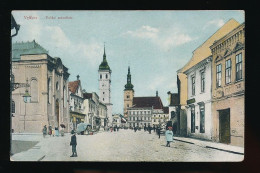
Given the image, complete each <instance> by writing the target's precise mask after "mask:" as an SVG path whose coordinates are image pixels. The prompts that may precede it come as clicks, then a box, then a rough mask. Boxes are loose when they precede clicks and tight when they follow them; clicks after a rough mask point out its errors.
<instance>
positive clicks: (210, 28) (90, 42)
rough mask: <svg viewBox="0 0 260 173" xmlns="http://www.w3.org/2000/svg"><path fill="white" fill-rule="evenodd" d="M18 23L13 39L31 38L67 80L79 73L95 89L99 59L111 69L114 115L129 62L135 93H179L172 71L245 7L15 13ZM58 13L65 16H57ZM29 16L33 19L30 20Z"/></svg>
mask: <svg viewBox="0 0 260 173" xmlns="http://www.w3.org/2000/svg"><path fill="white" fill-rule="evenodd" d="M12 14H13V16H14V18H15V20H16V22H17V23H18V24H20V25H21V27H20V31H19V33H18V35H17V36H16V37H13V40H12V41H13V42H16V41H17V42H21V41H24V42H25V41H32V40H35V41H36V42H37V43H39V44H40V45H41V46H43V47H44V48H45V49H46V50H48V51H49V55H50V56H52V57H60V58H61V59H62V61H63V64H64V65H65V66H66V67H68V68H69V73H70V74H71V75H70V78H69V80H70V81H73V80H76V76H77V75H80V79H81V82H82V87H83V89H85V90H86V91H87V92H96V93H98V94H99V91H98V67H99V64H100V63H101V61H102V59H103V50H104V42H105V44H106V55H107V61H108V63H109V66H110V68H111V69H112V82H111V84H112V86H111V99H112V103H113V113H123V90H124V85H125V84H126V75H127V67H128V66H129V65H130V68H131V74H132V83H133V85H134V90H135V96H155V93H156V90H158V92H159V96H160V97H161V99H162V101H163V104H164V105H165V106H167V104H168V101H167V92H168V91H171V92H177V79H176V75H177V74H176V71H177V70H178V69H180V68H181V67H183V66H184V65H185V64H186V63H187V62H188V61H189V59H190V58H191V57H192V52H193V51H194V50H195V49H196V48H197V47H199V45H201V44H202V43H203V42H204V41H206V40H207V39H208V38H209V37H210V36H211V35H212V34H214V33H215V32H216V31H217V30H218V29H219V28H220V27H221V26H222V25H223V24H224V23H225V22H227V21H228V20H230V19H231V18H234V19H235V20H237V21H238V22H239V23H243V22H244V12H243V11H13V12H12ZM58 17H65V18H64V19H58ZM32 18H33V19H32Z"/></svg>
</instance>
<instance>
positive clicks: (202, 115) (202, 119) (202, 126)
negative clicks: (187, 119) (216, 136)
mask: <svg viewBox="0 0 260 173" xmlns="http://www.w3.org/2000/svg"><path fill="white" fill-rule="evenodd" d="M199 109H200V111H199V112H200V133H205V108H204V105H201V106H200V108H199ZM191 133H195V106H194V105H193V106H192V107H191Z"/></svg>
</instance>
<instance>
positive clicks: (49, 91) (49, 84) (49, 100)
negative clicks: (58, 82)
mask: <svg viewBox="0 0 260 173" xmlns="http://www.w3.org/2000/svg"><path fill="white" fill-rule="evenodd" d="M48 103H51V78H49V79H48Z"/></svg>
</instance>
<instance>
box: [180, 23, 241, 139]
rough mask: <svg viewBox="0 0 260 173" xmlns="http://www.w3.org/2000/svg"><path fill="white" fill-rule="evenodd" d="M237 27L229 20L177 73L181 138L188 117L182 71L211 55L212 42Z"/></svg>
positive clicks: (186, 94) (184, 81) (195, 51)
mask: <svg viewBox="0 0 260 173" xmlns="http://www.w3.org/2000/svg"><path fill="white" fill-rule="evenodd" d="M239 25H240V24H239V23H238V22H237V21H236V20H234V19H230V20H229V21H228V22H226V23H225V24H224V25H223V26H222V27H221V28H219V29H218V30H217V31H216V32H215V33H214V34H213V35H212V36H210V37H209V38H208V39H207V40H206V41H205V42H204V43H203V44H202V45H200V46H199V47H198V48H197V49H196V50H194V51H193V55H192V58H191V59H190V61H189V62H188V63H187V64H186V65H184V67H182V68H181V69H179V70H178V71H177V78H178V91H179V95H180V113H179V114H180V115H179V116H180V134H181V135H182V136H186V135H187V116H190V115H188V114H187V112H186V107H185V106H186V105H187V100H188V78H187V75H186V74H184V71H186V70H188V69H189V68H191V67H193V66H194V65H196V64H197V63H199V62H201V61H202V60H204V59H206V58H208V57H209V56H211V55H212V53H211V49H210V46H211V45H212V44H213V43H214V41H216V40H219V39H220V38H222V37H223V36H225V35H226V34H228V33H229V32H230V31H232V30H233V29H235V28H236V27H238V26H239Z"/></svg>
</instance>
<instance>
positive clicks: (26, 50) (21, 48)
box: [12, 40, 48, 61]
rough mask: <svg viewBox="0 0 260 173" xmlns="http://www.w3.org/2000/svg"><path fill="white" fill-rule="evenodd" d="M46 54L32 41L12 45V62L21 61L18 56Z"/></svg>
mask: <svg viewBox="0 0 260 173" xmlns="http://www.w3.org/2000/svg"><path fill="white" fill-rule="evenodd" d="M26 54H29V55H33V54H48V51H47V50H46V49H44V48H43V47H42V46H41V45H39V44H38V43H36V42H35V40H33V41H32V42H29V41H28V42H16V43H13V44H12V61H19V60H21V58H20V55H26Z"/></svg>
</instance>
